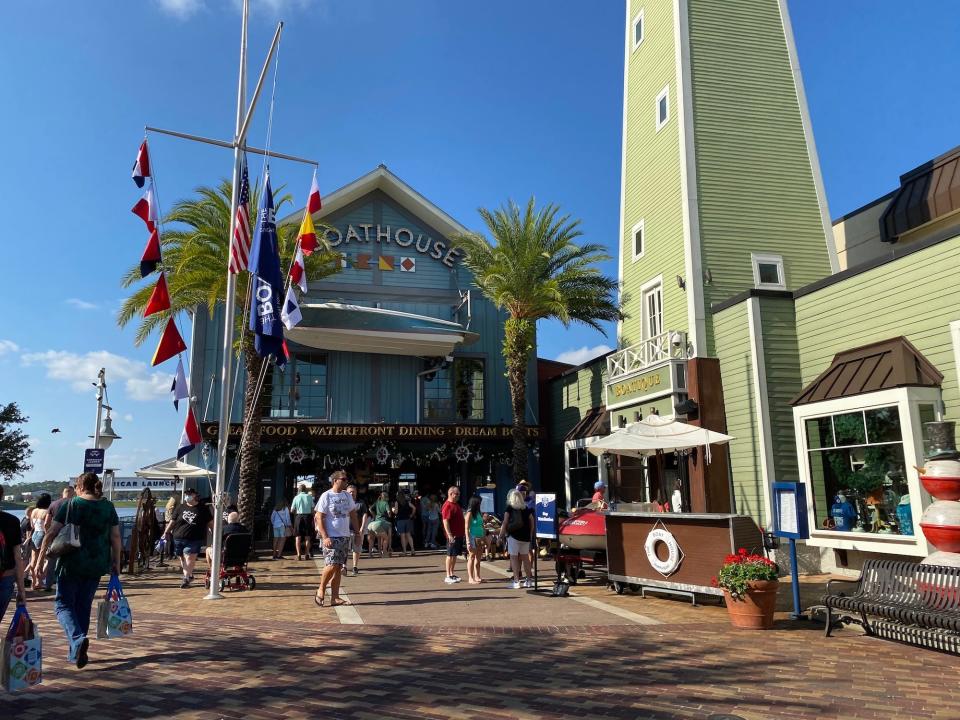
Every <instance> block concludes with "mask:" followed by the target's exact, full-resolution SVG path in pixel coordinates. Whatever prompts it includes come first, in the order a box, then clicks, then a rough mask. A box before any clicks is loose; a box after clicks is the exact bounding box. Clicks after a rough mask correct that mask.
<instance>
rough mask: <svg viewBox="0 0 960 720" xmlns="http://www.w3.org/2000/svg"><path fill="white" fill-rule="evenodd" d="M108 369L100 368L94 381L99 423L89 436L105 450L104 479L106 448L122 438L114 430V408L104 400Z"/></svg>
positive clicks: (104, 461)
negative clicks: (104, 414) (111, 413)
mask: <svg viewBox="0 0 960 720" xmlns="http://www.w3.org/2000/svg"><path fill="white" fill-rule="evenodd" d="M106 374H107V371H106V369H105V368H100V372H99V373H97V382H95V383H94V385H96V387H97V424H96V426H95V427H94V429H93V435H90V436H89V437H92V438H93V446H94V447H95V448H98V449H100V450H103V451H104V459H103V467H104V472H103V475H104V481H106V475H107V473H106V467H107V459H106V450H107V448H108V447H110V446H111V445H113V441H114V440H121V439H122V438H121V437H120V436H119V435H117V434H116V433H115V432H114V431H113V420H111V418H110V411H111V410H113V408H112V407H110V406H109V405H105V404H104V402H103V398H104V395H105V394H106V389H107V380H106ZM104 410H106V411H107V417H106V418H103V411H104ZM101 418H102V419H103V424H102V425H101ZM107 497H108V499H110V500H113V478H112V477H111V480H110V489H109V490H108V496H107Z"/></svg>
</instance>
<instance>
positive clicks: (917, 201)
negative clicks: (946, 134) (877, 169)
mask: <svg viewBox="0 0 960 720" xmlns="http://www.w3.org/2000/svg"><path fill="white" fill-rule="evenodd" d="M955 210H960V147H956V148H954V149H953V150H951V151H950V152H948V153H947V154H945V155H941V156H940V157H938V158H934V159H933V160H931V161H929V162H926V163H924V164H923V165H921V166H920V167H918V168H915V169H913V170H911V171H910V172H908V173H906V174H905V175H901V176H900V189H899V190H897V192H896V194H895V195H894V196H893V199H892V200H890V204H889V205H887V209H886V210H884V211H883V215H881V216H880V235H881V237H882V239H883V241H884V242H896V241H897V240H898V239H899V237H900V236H901V235H903V234H904V233H905V232H907V231H909V230H913V229H914V228H917V227H920V226H921V225H925V224H926V223H928V222H931V221H933V220H936V219H937V218H940V217H943V216H944V215H948V214H949V213H952V212H954V211H955Z"/></svg>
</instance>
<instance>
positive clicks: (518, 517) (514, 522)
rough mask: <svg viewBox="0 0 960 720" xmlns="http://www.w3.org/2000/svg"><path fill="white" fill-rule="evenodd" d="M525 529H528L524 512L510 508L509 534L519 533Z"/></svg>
mask: <svg viewBox="0 0 960 720" xmlns="http://www.w3.org/2000/svg"><path fill="white" fill-rule="evenodd" d="M524 527H526V523H525V522H524V521H523V510H517V509H515V508H510V522H508V523H507V532H509V533H519V532H522V531H523V528H524Z"/></svg>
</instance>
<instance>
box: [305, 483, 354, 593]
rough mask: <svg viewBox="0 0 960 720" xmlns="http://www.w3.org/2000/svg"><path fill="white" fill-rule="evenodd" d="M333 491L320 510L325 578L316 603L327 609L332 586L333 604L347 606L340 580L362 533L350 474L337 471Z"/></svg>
mask: <svg viewBox="0 0 960 720" xmlns="http://www.w3.org/2000/svg"><path fill="white" fill-rule="evenodd" d="M330 485H331V487H330V489H329V490H327V491H326V492H325V493H323V494H322V495H321V496H320V499H319V500H318V501H317V507H316V515H317V517H316V525H317V530H318V531H319V533H320V536H321V538H322V541H321V544H322V546H323V565H324V567H323V574H322V575H321V576H320V587H319V588H318V589H317V594H316V597H315V598H314V601H315V602H316V603H317V605H319V606H320V607H323V603H324V599H325V597H326V594H327V586H328V585H329V586H330V604H331V605H346V604H347V601H346V600H343V599H342V598H341V597H340V577H341V575H342V574H343V566H344V565H346V563H347V554H348V553H350V551H351V550H353V541H354V536H355V535H356V534H357V532H358V531H359V530H360V523H359V521H358V520H357V504H356V503H355V502H354V500H353V497H352V496H351V495H350V493H348V492H347V491H346V488H347V473H346V472H344V471H343V470H337V471H335V472H334V473H333V475H331V476H330Z"/></svg>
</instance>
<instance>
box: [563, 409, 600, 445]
mask: <svg viewBox="0 0 960 720" xmlns="http://www.w3.org/2000/svg"><path fill="white" fill-rule="evenodd" d="M609 434H610V414H609V413H608V412H607V408H606V407H605V406H603V405H600V406H598V407H592V408H590V409H589V410H587V412H586V413H584V415H583V417H582V418H580V422H578V423H577V424H576V425H574V426H573V427H572V428H570V431H569V432H568V433H567V434H566V435H564V436H563V439H564V440H581V439H583V438H589V437H603V436H604V435H609Z"/></svg>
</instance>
